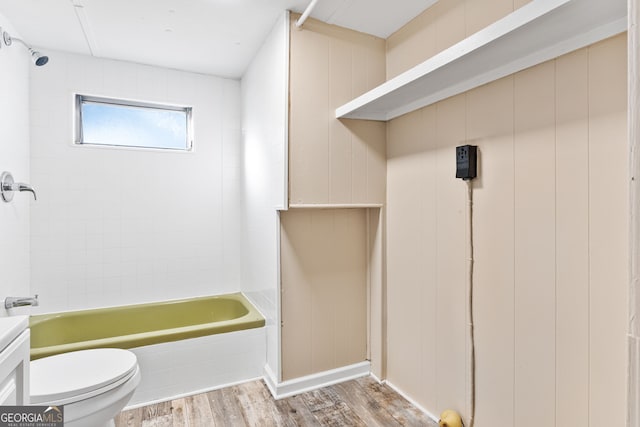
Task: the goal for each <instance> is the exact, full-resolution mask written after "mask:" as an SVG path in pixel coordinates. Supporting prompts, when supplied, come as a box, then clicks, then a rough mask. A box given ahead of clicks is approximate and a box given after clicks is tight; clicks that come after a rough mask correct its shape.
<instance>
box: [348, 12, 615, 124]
mask: <svg viewBox="0 0 640 427" xmlns="http://www.w3.org/2000/svg"><path fill="white" fill-rule="evenodd" d="M626 29H627V3H626V1H625V0H532V1H531V2H530V3H528V4H526V5H525V6H523V7H521V8H520V9H517V10H516V11H515V12H513V13H511V14H509V15H507V16H506V17H504V18H502V19H500V20H499V21H497V22H495V23H494V24H492V25H490V26H488V27H486V28H484V29H483V30H481V31H479V32H477V33H475V34H473V35H471V36H469V37H468V38H466V39H464V40H462V41H461V42H459V43H457V44H455V45H454V46H452V47H450V48H448V49H446V50H444V51H442V52H440V53H439V54H437V55H435V56H433V57H431V58H429V59H427V60H426V61H424V62H423V63H421V64H418V65H417V66H415V67H414V68H412V69H410V70H408V71H406V72H404V73H403V74H400V75H398V76H397V77H394V78H393V79H391V80H388V81H387V82H385V83H383V84H382V85H380V86H378V87H376V88H374V89H372V90H371V91H369V92H367V93H365V94H363V95H361V96H359V97H358V98H356V99H354V100H352V101H350V102H348V103H347V104H345V105H343V106H341V107H339V108H338V109H336V117H337V118H345V119H366V120H377V121H388V120H391V119H394V118H396V117H398V116H401V115H403V114H406V113H409V112H411V111H414V110H417V109H419V108H422V107H425V106H427V105H430V104H433V103H435V102H438V101H440V100H442V99H445V98H448V97H451V96H454V95H457V94H459V93H463V92H466V91H468V90H471V89H473V88H475V87H478V86H481V85H483V84H486V83H489V82H491V81H494V80H497V79H500V78H502V77H505V76H508V75H510V74H513V73H515V72H518V71H521V70H523V69H525V68H529V67H532V66H534V65H536V64H540V63H542V62H545V61H548V60H550V59H553V58H557V57H558V56H561V55H564V54H566V53H569V52H571V51H573V50H576V49H580V48H582V47H585V46H588V45H590V44H593V43H596V42H598V41H600V40H603V39H606V38H608V37H611V36H614V35H616V34H619V33H621V32H623V31H625V30H626ZM488 107H489V106H488Z"/></svg>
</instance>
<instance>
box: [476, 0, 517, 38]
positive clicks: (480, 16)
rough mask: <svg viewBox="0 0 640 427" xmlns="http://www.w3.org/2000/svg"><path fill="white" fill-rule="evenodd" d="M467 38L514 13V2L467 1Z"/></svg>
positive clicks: (500, 0)
mask: <svg viewBox="0 0 640 427" xmlns="http://www.w3.org/2000/svg"><path fill="white" fill-rule="evenodd" d="M465 8H466V10H465V18H466V20H465V22H466V33H467V37H468V36H470V35H472V34H474V33H477V32H478V31H480V30H482V29H483V28H485V27H487V26H488V25H491V24H493V23H494V22H496V21H497V20H499V19H501V18H504V17H505V16H507V15H508V14H510V13H511V12H513V0H490V1H487V0H465Z"/></svg>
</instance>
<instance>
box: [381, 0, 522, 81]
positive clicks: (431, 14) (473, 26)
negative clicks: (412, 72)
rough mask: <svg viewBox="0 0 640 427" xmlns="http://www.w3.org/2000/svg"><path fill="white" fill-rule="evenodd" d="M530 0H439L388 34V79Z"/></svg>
mask: <svg viewBox="0 0 640 427" xmlns="http://www.w3.org/2000/svg"><path fill="white" fill-rule="evenodd" d="M529 1H530V0H447V1H439V2H437V3H435V4H434V5H433V6H431V7H429V8H428V9H427V10H425V11H424V12H422V13H421V14H420V15H418V16H417V17H416V18H414V19H413V20H412V21H410V22H409V23H407V24H406V25H404V26H403V27H402V28H400V29H399V30H398V31H396V32H395V33H393V34H392V35H391V36H389V38H387V64H386V69H387V79H391V78H393V77H396V76H397V75H399V74H401V73H403V72H405V71H407V70H409V69H410V68H412V67H414V66H416V65H418V64H420V63H421V62H423V61H425V60H427V59H429V58H431V57H432V56H434V55H436V54H437V53H439V52H442V51H443V50H445V49H448V48H450V47H451V46H453V45H454V44H456V43H458V42H459V41H461V40H462V39H464V38H465V37H468V36H470V35H472V34H474V33H476V32H478V31H480V30H482V29H483V28H485V27H487V26H488V25H491V24H493V23H494V22H495V21H497V20H499V19H501V18H504V17H505V16H507V15H508V14H509V13H511V12H513V11H514V9H517V8H519V7H521V6H523V5H524V4H526V3H528V2H529Z"/></svg>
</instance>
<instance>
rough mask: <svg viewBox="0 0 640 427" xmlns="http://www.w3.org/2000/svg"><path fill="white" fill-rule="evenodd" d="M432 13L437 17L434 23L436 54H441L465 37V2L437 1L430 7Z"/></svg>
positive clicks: (452, 0)
mask: <svg viewBox="0 0 640 427" xmlns="http://www.w3.org/2000/svg"><path fill="white" fill-rule="evenodd" d="M432 9H433V13H435V14H436V15H437V16H439V19H437V20H436V22H435V27H436V34H435V36H436V52H441V51H443V50H445V49H447V48H448V47H451V46H453V45H454V44H456V43H458V42H459V41H461V40H462V39H464V38H465V36H466V28H465V18H464V16H465V1H464V0H449V1H439V2H437V3H436V4H434V5H433V6H432Z"/></svg>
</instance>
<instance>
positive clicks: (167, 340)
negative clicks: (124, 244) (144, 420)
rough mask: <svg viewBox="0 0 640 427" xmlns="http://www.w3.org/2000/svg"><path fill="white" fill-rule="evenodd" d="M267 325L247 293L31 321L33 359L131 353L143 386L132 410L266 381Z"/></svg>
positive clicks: (133, 403) (95, 311) (90, 311)
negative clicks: (109, 351) (92, 350)
mask: <svg viewBox="0 0 640 427" xmlns="http://www.w3.org/2000/svg"><path fill="white" fill-rule="evenodd" d="M264 325H265V319H264V317H263V316H262V315H261V314H260V312H259V311H258V310H257V309H256V308H255V307H254V306H253V305H252V304H251V303H250V302H249V301H248V300H247V299H246V298H245V297H244V295H242V294H241V293H236V294H229V295H219V296H213V297H200V298H192V299H185V300H176V301H166V302H159V303H150V304H138V305H130V306H122V307H113V308H103V309H95V310H82V311H70V312H65V313H53V314H42V315H34V316H31V318H30V321H29V326H30V328H31V359H32V360H34V359H38V358H41V357H46V356H50V355H54V354H59V353H65V352H69V351H76V350H84V349H90V348H104V347H112V348H124V349H130V350H131V351H133V352H134V353H136V355H137V356H138V363H139V365H140V370H141V373H142V382H141V384H140V386H139V387H138V390H137V391H136V393H135V394H134V396H133V398H132V399H131V401H130V404H129V407H134V406H139V405H144V404H148V403H152V402H156V401H161V400H167V399H171V398H175V397H179V396H183V395H188V394H193V393H197V392H202V391H206V390H212V389H215V388H218V387H221V386H225V385H229V384H234V383H237V382H242V381H246V380H249V379H253V378H256V377H259V376H260V375H261V374H262V369H263V367H264V363H265V357H266V356H265V354H266V348H265V347H266V335H265V328H264V327H263V326H264Z"/></svg>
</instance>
